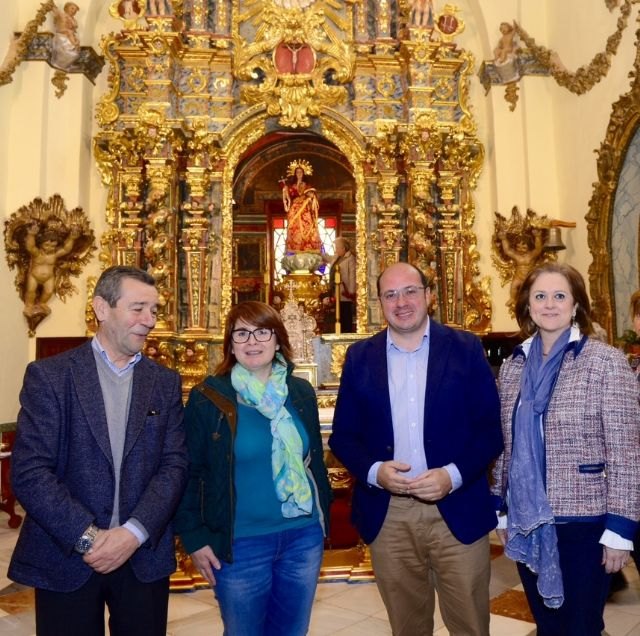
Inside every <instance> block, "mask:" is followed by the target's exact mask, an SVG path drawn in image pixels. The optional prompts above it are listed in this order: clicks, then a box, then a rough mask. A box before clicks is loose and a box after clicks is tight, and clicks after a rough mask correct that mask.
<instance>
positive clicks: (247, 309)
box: [214, 300, 293, 375]
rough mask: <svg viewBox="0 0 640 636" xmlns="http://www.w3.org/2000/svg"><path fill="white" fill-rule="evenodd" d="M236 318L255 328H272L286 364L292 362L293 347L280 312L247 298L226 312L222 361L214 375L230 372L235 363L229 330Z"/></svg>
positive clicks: (236, 320) (233, 327)
mask: <svg viewBox="0 0 640 636" xmlns="http://www.w3.org/2000/svg"><path fill="white" fill-rule="evenodd" d="M238 320H242V321H243V322H246V323H247V324H248V325H254V326H255V327H257V328H265V329H273V333H274V335H275V337H276V342H277V343H278V344H279V345H280V353H281V354H282V356H283V357H284V359H285V361H286V362H287V364H290V363H292V362H293V349H292V348H291V344H290V343H289V334H288V333H287V330H286V329H285V326H284V323H283V322H282V318H281V316H280V313H279V312H278V311H276V310H275V309H274V308H273V307H271V306H270V305H267V304H266V303H261V302H259V301H257V300H247V301H245V302H243V303H239V304H238V305H235V307H232V308H231V311H230V312H229V313H228V314H227V320H226V323H225V327H224V341H223V343H222V356H223V357H222V362H220V364H219V365H218V366H217V367H216V368H215V371H214V375H224V374H226V373H231V369H233V365H234V364H235V363H236V357H235V356H234V355H233V352H232V351H231V349H232V348H233V341H232V340H231V332H232V331H233V330H234V329H235V327H236V323H237V322H238Z"/></svg>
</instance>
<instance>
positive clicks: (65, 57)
mask: <svg viewBox="0 0 640 636" xmlns="http://www.w3.org/2000/svg"><path fill="white" fill-rule="evenodd" d="M78 11H80V7H79V6H78V5H77V4H76V3H75V2H66V3H65V5H64V7H63V8H62V10H60V9H59V8H58V7H57V6H55V5H54V7H53V26H54V29H55V35H54V37H53V42H52V56H51V61H52V63H53V64H54V66H57V67H59V68H61V69H68V68H69V66H71V64H72V63H73V62H74V61H75V60H76V58H77V57H78V55H79V54H80V38H79V37H78V22H77V20H76V17H75V16H76V14H77V13H78Z"/></svg>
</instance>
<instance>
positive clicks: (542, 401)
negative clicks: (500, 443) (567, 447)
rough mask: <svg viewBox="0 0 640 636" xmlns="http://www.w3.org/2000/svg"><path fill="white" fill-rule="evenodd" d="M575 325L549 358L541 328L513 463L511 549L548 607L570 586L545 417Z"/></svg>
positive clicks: (523, 384)
mask: <svg viewBox="0 0 640 636" xmlns="http://www.w3.org/2000/svg"><path fill="white" fill-rule="evenodd" d="M570 333H571V328H569V329H567V330H566V331H565V332H563V333H562V334H561V335H560V337H559V338H558V339H557V340H556V342H555V343H554V345H553V347H552V348H551V351H550V352H549V355H548V357H547V359H546V360H544V359H543V356H542V340H541V338H540V334H536V335H535V336H534V338H533V341H532V343H531V348H530V349H529V355H528V356H527V360H526V362H525V365H524V369H523V372H522V377H521V378H520V405H519V407H518V410H517V412H516V416H515V422H514V432H513V449H512V455H511V464H510V466H509V514H508V522H507V544H506V546H505V554H506V555H507V556H508V557H509V558H511V559H513V560H515V561H519V562H520V563H524V564H525V565H526V566H527V567H528V568H529V569H530V570H531V571H532V572H534V573H535V574H537V575H538V592H539V594H540V596H541V597H542V599H543V601H544V604H545V605H546V606H547V607H552V608H557V607H560V606H561V605H562V603H563V602H564V588H563V585H562V572H561V571H560V558H559V555H558V539H557V535H556V529H555V525H554V523H555V522H554V518H553V511H552V510H551V506H550V504H549V500H548V499H547V493H546V490H545V475H544V471H545V451H544V441H543V439H542V431H541V420H542V417H543V414H544V412H545V411H546V409H547V406H548V404H549V400H550V399H551V392H552V390H553V387H554V385H555V381H556V378H557V377H558V372H559V371H560V365H561V364H562V359H563V357H564V352H565V348H566V346H567V343H568V342H569V335H570Z"/></svg>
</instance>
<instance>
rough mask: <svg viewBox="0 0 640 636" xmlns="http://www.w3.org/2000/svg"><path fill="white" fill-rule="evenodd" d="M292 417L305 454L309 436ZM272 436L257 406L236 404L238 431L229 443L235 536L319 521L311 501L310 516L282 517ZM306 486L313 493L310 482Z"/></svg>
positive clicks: (267, 421)
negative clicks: (232, 464) (234, 492)
mask: <svg viewBox="0 0 640 636" xmlns="http://www.w3.org/2000/svg"><path fill="white" fill-rule="evenodd" d="M292 410H293V409H292ZM292 417H293V421H294V424H295V426H296V429H297V431H298V433H299V435H300V438H301V440H302V448H303V453H304V456H305V457H306V455H307V454H308V452H309V436H308V435H307V432H306V430H305V428H304V426H303V424H302V422H301V421H300V418H299V417H298V416H297V414H296V413H295V411H294V412H293V413H292ZM272 439H273V438H272V436H271V426H270V422H269V420H268V419H267V418H266V417H265V416H264V415H262V414H261V413H260V412H258V410H257V409H255V408H253V407H251V406H247V405H246V404H242V403H239V404H238V431H237V434H236V439H235V442H234V445H233V452H234V458H235V468H234V470H235V473H234V482H235V487H236V496H237V502H236V516H235V521H234V536H235V538H236V539H238V538H241V537H255V536H260V535H264V534H271V533H273V532H280V531H282V530H289V529H292V528H303V527H305V526H309V525H312V524H314V523H318V521H319V517H318V510H317V506H316V505H315V502H314V506H313V510H312V512H311V515H308V516H307V515H303V516H300V517H293V518H289V519H287V518H285V517H283V516H282V504H281V502H280V501H279V500H278V497H277V496H276V491H275V486H274V483H273V476H272V472H271V442H272ZM310 486H311V489H312V492H313V485H312V484H310Z"/></svg>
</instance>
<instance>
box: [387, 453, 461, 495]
mask: <svg viewBox="0 0 640 636" xmlns="http://www.w3.org/2000/svg"><path fill="white" fill-rule="evenodd" d="M409 470H411V466H410V465H409V464H405V463H404V462H396V461H387V462H383V463H382V464H380V468H378V474H377V480H378V484H380V486H382V487H383V488H384V489H385V490H388V491H389V492H390V493H392V494H394V495H411V496H412V497H416V498H417V499H421V500H422V501H429V502H433V501H440V499H442V498H443V497H446V495H448V494H449V493H450V492H451V488H452V487H453V484H452V483H451V477H450V475H449V472H448V471H447V470H446V469H445V468H431V469H429V470H426V471H425V472H424V473H421V474H420V475H418V476H417V477H411V478H409V477H405V476H404V475H403V473H406V472H408V471H409Z"/></svg>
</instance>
